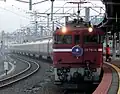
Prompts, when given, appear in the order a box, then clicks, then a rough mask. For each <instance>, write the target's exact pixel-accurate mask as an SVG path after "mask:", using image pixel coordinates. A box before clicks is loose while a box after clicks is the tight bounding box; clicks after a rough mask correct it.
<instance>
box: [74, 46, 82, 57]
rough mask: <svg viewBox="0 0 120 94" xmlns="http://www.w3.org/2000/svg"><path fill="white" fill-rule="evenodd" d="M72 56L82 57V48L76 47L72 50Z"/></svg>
mask: <svg viewBox="0 0 120 94" xmlns="http://www.w3.org/2000/svg"><path fill="white" fill-rule="evenodd" d="M72 54H73V55H75V56H82V55H83V48H81V47H80V46H79V45H76V46H74V47H73V48H72Z"/></svg>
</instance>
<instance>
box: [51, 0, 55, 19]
mask: <svg viewBox="0 0 120 94" xmlns="http://www.w3.org/2000/svg"><path fill="white" fill-rule="evenodd" d="M54 1H55V0H51V21H53V8H54V7H53V3H54Z"/></svg>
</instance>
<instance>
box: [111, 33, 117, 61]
mask: <svg viewBox="0 0 120 94" xmlns="http://www.w3.org/2000/svg"><path fill="white" fill-rule="evenodd" d="M113 36H114V37H113V49H112V54H113V60H115V59H116V33H114V35H113Z"/></svg>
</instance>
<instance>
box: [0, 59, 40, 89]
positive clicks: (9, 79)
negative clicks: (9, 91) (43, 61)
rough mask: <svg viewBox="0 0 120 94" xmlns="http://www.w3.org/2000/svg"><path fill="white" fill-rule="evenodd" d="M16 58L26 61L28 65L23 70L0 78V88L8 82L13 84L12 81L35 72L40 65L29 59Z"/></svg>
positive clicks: (14, 81)
mask: <svg viewBox="0 0 120 94" xmlns="http://www.w3.org/2000/svg"><path fill="white" fill-rule="evenodd" d="M16 59H19V60H20V61H22V62H26V63H27V64H28V67H27V68H26V69H25V70H23V71H21V72H19V73H17V74H14V75H12V76H9V77H7V78H4V79H2V80H0V88H3V87H5V86H8V85H10V84H13V83H16V82H18V81H21V80H23V79H25V78H27V77H29V76H31V75H33V74H34V73H36V72H37V71H38V70H39V68H40V65H39V64H38V63H36V62H29V61H26V60H23V59H20V58H18V57H17V58H16Z"/></svg>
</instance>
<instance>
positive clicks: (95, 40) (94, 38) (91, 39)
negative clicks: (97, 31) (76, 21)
mask: <svg viewBox="0 0 120 94" xmlns="http://www.w3.org/2000/svg"><path fill="white" fill-rule="evenodd" d="M89 42H93V43H98V36H97V35H85V36H84V43H89Z"/></svg>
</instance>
